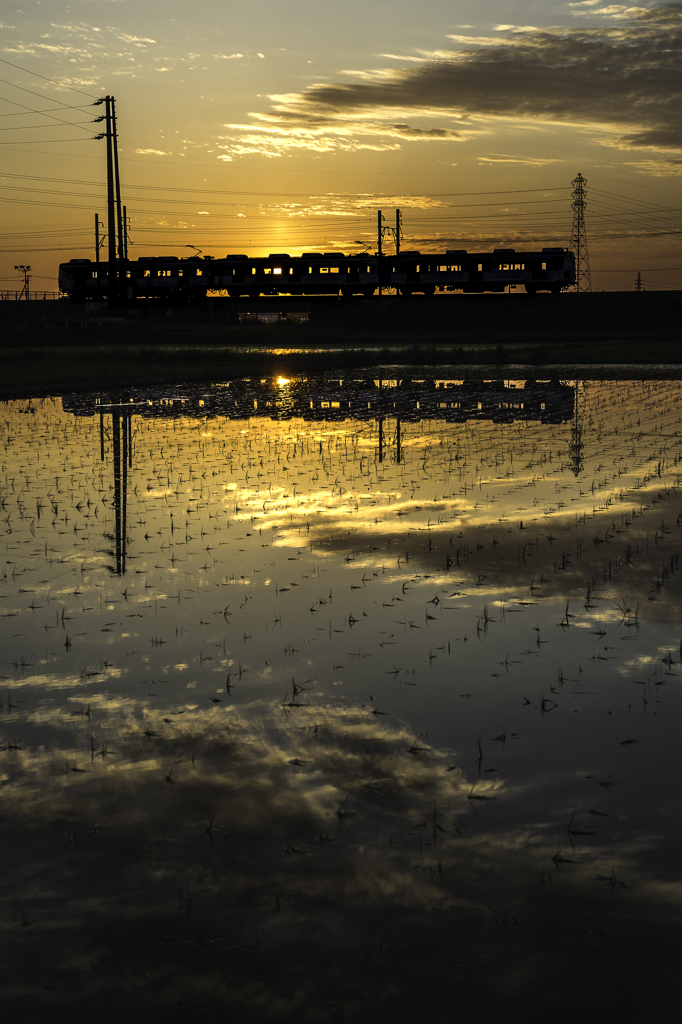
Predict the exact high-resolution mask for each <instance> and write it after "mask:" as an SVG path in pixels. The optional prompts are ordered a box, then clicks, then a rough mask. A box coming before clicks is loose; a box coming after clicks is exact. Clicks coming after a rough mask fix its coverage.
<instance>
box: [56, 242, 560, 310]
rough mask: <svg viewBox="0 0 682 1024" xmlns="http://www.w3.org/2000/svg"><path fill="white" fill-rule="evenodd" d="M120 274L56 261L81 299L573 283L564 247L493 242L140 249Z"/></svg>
mask: <svg viewBox="0 0 682 1024" xmlns="http://www.w3.org/2000/svg"><path fill="white" fill-rule="evenodd" d="M116 270H117V277H118V281H116V282H114V287H113V288H112V289H110V287H109V264H108V263H106V262H103V263H97V262H93V261H92V260H81V259H72V260H69V262H68V263H62V264H60V267H59V289H60V291H61V292H62V294H64V295H67V296H68V297H69V298H71V299H74V300H76V301H80V302H97V301H103V300H108V299H112V298H114V297H118V298H121V299H123V300H124V301H128V302H136V301H138V300H150V299H151V300H154V299H160V300H163V301H164V302H167V303H174V302H197V301H202V300H205V299H206V298H207V296H208V294H209V293H216V292H218V293H223V294H226V295H228V296H229V297H230V298H234V299H240V298H247V299H253V298H256V297H258V296H260V295H338V296H341V297H343V298H352V297H353V296H364V297H365V298H370V297H371V296H372V295H374V294H376V293H377V292H381V290H382V289H385V288H391V289H395V291H396V292H397V294H398V295H400V296H403V297H404V298H408V297H410V296H412V295H416V294H421V295H425V296H432V295H435V294H436V292H467V293H477V292H478V293H480V292H504V291H507V290H511V289H512V288H514V289H516V288H521V289H525V291H526V292H527V293H528V294H529V295H535V294H536V293H537V292H542V291H545V292H550V293H551V294H553V295H558V294H560V293H561V292H562V291H564V290H565V289H568V288H571V287H572V286H573V285H575V280H576V276H575V255H574V253H573V252H572V251H571V250H570V249H563V248H545V249H541V250H539V251H537V252H517V251H516V250H515V249H493V251H492V252H482V253H470V252H467V251H466V250H464V249H446V250H445V252H443V253H421V252H417V251H416V250H406V251H403V252H400V253H396V254H395V255H380V254H377V253H374V254H371V253H351V254H349V255H346V254H344V253H340V252H311V253H304V254H303V255H302V256H290V255H289V254H288V253H283V252H275V253H271V254H270V255H269V256H257V257H251V256H246V255H244V254H236V255H233V254H230V255H227V256H223V257H220V258H214V257H211V256H190V257H186V258H181V257H178V256H141V257H140V258H139V259H137V260H125V261H121V262H117V263H116Z"/></svg>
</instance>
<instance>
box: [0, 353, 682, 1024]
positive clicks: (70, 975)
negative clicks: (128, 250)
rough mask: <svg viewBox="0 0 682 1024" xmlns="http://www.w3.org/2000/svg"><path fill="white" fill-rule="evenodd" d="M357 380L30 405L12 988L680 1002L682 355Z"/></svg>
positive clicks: (12, 475) (3, 583)
mask: <svg viewBox="0 0 682 1024" xmlns="http://www.w3.org/2000/svg"><path fill="white" fill-rule="evenodd" d="M362 373H365V374H366V371H363V372H362ZM362 373H361V374H358V376H357V378H353V377H352V376H350V375H349V376H348V377H346V378H344V380H338V379H334V380H332V379H329V378H301V379H295V380H289V381H286V380H282V379H281V378H280V379H278V380H270V379H268V380H261V379H252V380H248V381H232V382H224V383H221V384H215V385H212V386H206V387H203V388H192V389H190V388H175V389H168V390H165V391H164V390H158V389H157V390H149V391H143V390H139V391H136V392H125V393H116V394H107V393H98V394H92V395H78V396H65V397H62V398H54V399H43V400H36V401H27V400H18V401H9V402H5V403H3V404H2V406H1V407H0V442H1V444H2V451H1V453H0V454H1V462H0V498H1V509H2V511H1V515H0V523H1V525H2V533H1V535H0V536H1V538H2V539H1V543H2V566H1V568H0V616H1V621H0V676H1V679H0V684H1V688H2V689H1V691H0V692H1V693H2V697H1V698H0V703H2V712H1V714H2V719H1V721H2V735H3V739H2V743H1V744H0V746H1V747H2V752H1V754H0V757H1V761H0V766H1V772H2V774H1V779H2V790H1V794H2V804H1V813H2V832H1V834H2V847H1V849H2V873H1V877H2V906H3V915H2V918H3V938H2V942H3V945H4V950H3V959H4V962H5V963H6V964H7V965H8V967H7V969H6V971H5V972H4V978H3V985H2V987H3V990H4V999H5V1005H7V1006H12V1007H16V1008H19V1007H21V1008H24V1009H25V1008H27V1007H32V1008H36V1009H41V1010H47V1011H50V1010H53V1011H54V1010H57V1011H58V1010H59V1008H60V1007H69V1008H74V1007H82V1008H86V1007H95V1006H97V1005H101V1001H102V1000H106V1004H105V1005H107V1006H110V1007H111V1011H112V1013H113V1012H114V1010H125V1011H129V1010H130V1008H131V1007H134V1008H136V1009H139V1012H141V1013H142V1012H144V1013H145V1014H146V1013H148V1012H149V1011H150V1010H152V1009H156V1010H158V1009H161V1010H162V1011H163V1012H164V1013H165V1014H166V1015H170V1016H171V1019H174V1016H173V1015H175V1014H177V1015H178V1019H179V1018H180V1016H182V1017H183V1019H184V1018H185V1016H186V1014H187V1013H189V1012H191V1011H196V1012H200V1011H209V1010H210V1011H214V1010H215V1009H221V1008H222V1009H225V1010H227V1011H229V1012H232V1013H233V1014H234V1015H235V1016H236V1019H239V1020H273V1021H279V1020H289V1019H297V1020H301V1021H308V1020H309V1021H319V1020H339V1021H365V1020H370V1019H372V1020H377V1019H397V1015H399V1014H401V1013H403V1014H404V1013H405V1012H408V1011H409V1012H411V1013H418V1012H424V1011H426V1012H428V1013H429V1014H430V1015H431V1016H432V1017H433V1018H434V1019H436V1020H444V1021H450V1020H452V1021H455V1020H461V1019H462V1016H461V1014H462V1013H464V1014H465V1016H466V1019H469V1017H468V1016H467V1015H473V1013H476V1014H477V1015H482V1019H486V1014H487V1013H491V1012H493V1011H498V1010H503V1009H504V1008H509V1006H510V1005H513V1003H514V1001H517V1000H518V1001H520V1000H522V1001H523V1003H522V1005H523V1006H524V1007H526V1008H527V1009H531V1010H532V1009H536V1010H539V1009H541V1008H544V1007H546V1005H547V1003H546V1000H547V998H548V996H550V995H551V996H552V997H553V999H555V1000H556V1003H555V1004H553V1005H555V1007H556V1010H555V1011H554V1010H553V1014H554V1016H555V1017H558V1019H564V1016H562V1015H564V1014H565V1019H568V1016H569V1015H571V1017H572V1016H573V1015H574V1014H575V1012H577V1011H578V1009H579V1008H580V1007H584V1006H585V1005H590V1006H594V1007H595V1008H597V1009H603V1010H606V1009H611V1010H613V1009H614V1007H619V1006H627V1007H628V1008H631V1007H636V1008H638V1012H642V1011H644V1010H647V1011H650V1010H651V1009H658V1010H665V1009H668V1008H670V1007H672V1006H673V1005H675V1004H676V1002H677V1000H678V998H679V994H680V982H681V980H682V976H681V975H680V965H679V959H678V957H677V948H678V947H677V945H676V937H677V935H678V926H679V919H680V901H681V897H682V890H681V887H680V881H681V880H680V866H679V855H678V853H677V851H678V850H679V843H680V832H681V828H680V813H679V809H680V801H679V786H678V782H677V771H676V769H677V753H678V736H679V726H680V716H681V713H682V706H681V702H680V692H681V691H680V678H681V673H682V666H681V651H682V646H681V645H682V632H681V630H680V624H679V623H680V611H681V609H680V584H679V580H680V576H679V569H680V566H679V550H680V545H681V542H682V532H681V526H682V497H681V496H680V493H679V483H680V479H679V473H678V468H679V463H680V460H682V415H681V412H682V407H681V405H680V401H681V399H682V384H680V383H679V382H666V381H661V380H657V381H647V380H640V381H634V382H633V381H628V382H619V381H612V382H589V381H587V382H586V381H571V380H563V381H559V380H551V381H535V382H533V381H526V380H519V381H491V382H481V381H478V382H476V381H473V380H471V381H466V380H461V379H455V378H454V377H453V376H452V375H448V374H447V373H443V374H442V376H441V377H440V378H439V379H435V378H432V379H430V380H428V381H416V380H411V381H406V380H401V379H400V378H398V377H394V378H391V379H387V380H382V381H379V380H378V379H376V380H375V379H370V378H368V377H367V376H364V377H363V376H362ZM519 1005H521V1003H519Z"/></svg>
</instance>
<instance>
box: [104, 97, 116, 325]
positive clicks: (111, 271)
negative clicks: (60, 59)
mask: <svg viewBox="0 0 682 1024" xmlns="http://www.w3.org/2000/svg"><path fill="white" fill-rule="evenodd" d="M111 99H112V98H111V96H105V97H104V102H105V103H106V115H105V116H106V129H107V130H106V139H107V224H108V235H109V239H108V241H109V268H108V275H107V298H108V300H109V309H110V310H111V309H117V307H118V273H117V271H118V267H117V266H116V206H115V202H114V153H113V129H112V122H111Z"/></svg>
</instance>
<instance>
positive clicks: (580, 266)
mask: <svg viewBox="0 0 682 1024" xmlns="http://www.w3.org/2000/svg"><path fill="white" fill-rule="evenodd" d="M571 184H572V185H573V192H572V193H571V195H572V197H573V202H572V203H571V209H572V210H573V227H572V229H571V249H573V252H574V253H575V259H576V268H575V287H574V288H573V289H572V291H576V292H591V291H592V278H591V277H590V258H589V255H588V252H587V234H586V231H585V207H586V206H587V201H586V198H585V197H586V195H587V192H586V190H585V186H586V185H587V181H586V179H585V178H583V176H582V174H578V176H577V177H576V178H574V179H573V181H572V182H571Z"/></svg>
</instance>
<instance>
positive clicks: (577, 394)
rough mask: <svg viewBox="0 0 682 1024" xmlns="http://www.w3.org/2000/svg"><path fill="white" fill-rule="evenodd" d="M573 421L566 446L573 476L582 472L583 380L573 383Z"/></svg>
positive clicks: (584, 393) (585, 389)
mask: <svg viewBox="0 0 682 1024" xmlns="http://www.w3.org/2000/svg"><path fill="white" fill-rule="evenodd" d="M573 387H574V398H573V403H574V404H573V421H572V423H571V440H570V442H569V445H568V458H569V461H570V464H571V469H572V470H573V473H574V474H575V476H580V474H581V473H582V471H583V468H584V463H583V445H584V442H583V422H584V420H585V399H586V392H587V383H586V382H585V381H584V380H576V381H575V382H574V385H573Z"/></svg>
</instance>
